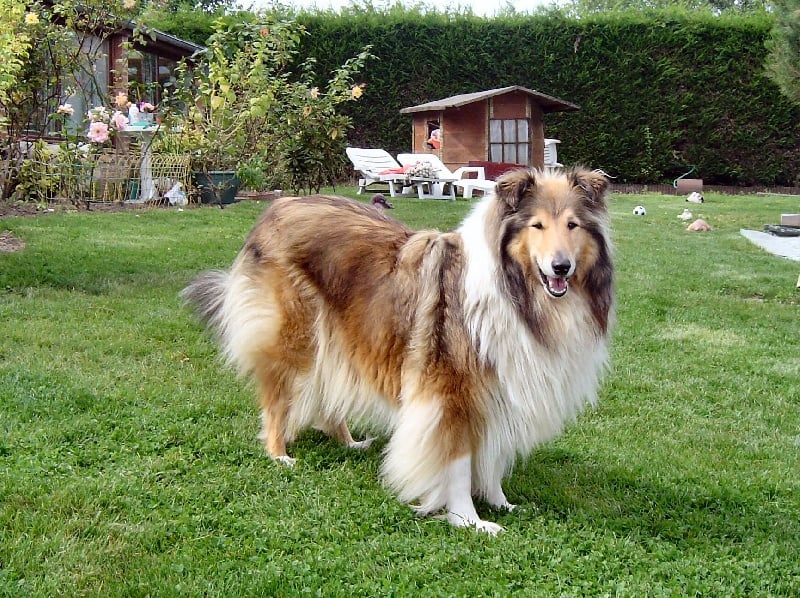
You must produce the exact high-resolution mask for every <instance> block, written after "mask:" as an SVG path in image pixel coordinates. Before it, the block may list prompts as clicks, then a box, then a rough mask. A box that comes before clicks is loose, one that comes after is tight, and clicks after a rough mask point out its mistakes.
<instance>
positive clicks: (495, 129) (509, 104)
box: [400, 85, 580, 170]
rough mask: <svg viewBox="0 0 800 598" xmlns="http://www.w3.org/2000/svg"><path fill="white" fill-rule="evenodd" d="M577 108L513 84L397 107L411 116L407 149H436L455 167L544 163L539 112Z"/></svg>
mask: <svg viewBox="0 0 800 598" xmlns="http://www.w3.org/2000/svg"><path fill="white" fill-rule="evenodd" d="M579 109H580V108H579V107H578V106H577V105H575V104H572V103H571V102H567V101H565V100H560V99H558V98H556V97H553V96H549V95H547V94H544V93H541V92H539V91H534V90H532V89H527V88H525V87H520V86H518V85H513V86H510V87H502V88H499V89H489V90H486V91H479V92H476V93H465V94H461V95H456V96H451V97H449V98H444V99H442V100H436V101H434V102H427V103H425V104H420V105H418V106H410V107H408V108H403V109H402V110H400V113H401V114H410V115H411V117H412V142H411V145H412V152H413V153H432V154H436V155H437V156H438V157H439V159H440V160H441V161H442V162H444V164H445V165H446V166H447V167H448V168H450V169H451V170H454V169H456V168H458V167H460V166H465V165H467V164H469V163H470V162H473V163H475V162H487V163H513V164H523V165H526V166H535V167H538V168H542V167H543V166H544V142H545V136H544V115H545V114H547V113H550V112H573V111H576V110H579Z"/></svg>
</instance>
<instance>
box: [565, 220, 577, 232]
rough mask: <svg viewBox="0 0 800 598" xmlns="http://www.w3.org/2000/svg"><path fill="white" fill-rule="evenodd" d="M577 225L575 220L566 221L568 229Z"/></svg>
mask: <svg viewBox="0 0 800 598" xmlns="http://www.w3.org/2000/svg"><path fill="white" fill-rule="evenodd" d="M578 226H579V225H578V223H577V222H567V228H568V229H569V230H572V229H575V228H578Z"/></svg>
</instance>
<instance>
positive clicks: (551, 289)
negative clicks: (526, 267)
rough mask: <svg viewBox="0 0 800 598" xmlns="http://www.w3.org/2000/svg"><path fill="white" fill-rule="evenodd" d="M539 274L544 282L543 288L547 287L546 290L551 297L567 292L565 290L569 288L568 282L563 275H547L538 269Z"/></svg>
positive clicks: (561, 295) (560, 295)
mask: <svg viewBox="0 0 800 598" xmlns="http://www.w3.org/2000/svg"><path fill="white" fill-rule="evenodd" d="M539 275H540V276H541V277H542V284H544V288H546V289H547V292H548V293H550V295H552V296H553V297H563V296H564V295H566V294H567V290H569V283H567V279H566V277H564V276H548V275H547V274H545V273H544V272H542V271H541V270H539Z"/></svg>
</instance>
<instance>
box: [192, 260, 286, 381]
mask: <svg viewBox="0 0 800 598" xmlns="http://www.w3.org/2000/svg"><path fill="white" fill-rule="evenodd" d="M180 295H181V298H182V299H183V301H184V303H186V304H187V305H189V306H190V307H192V308H193V309H194V311H195V313H196V314H197V316H198V317H199V318H200V320H202V321H203V323H204V324H205V325H206V328H207V329H208V330H209V331H210V332H211V333H212V334H213V336H214V340H216V341H217V343H218V344H219V345H220V348H221V349H222V354H223V356H224V358H225V361H226V362H227V363H228V364H229V365H231V366H232V367H234V368H235V369H236V370H238V371H239V373H240V374H241V375H243V376H246V375H249V374H252V373H253V372H255V371H256V370H257V369H258V366H259V363H260V360H261V359H262V357H263V353H264V350H265V349H266V348H269V347H270V346H271V345H272V344H273V343H275V342H277V341H276V339H277V331H278V327H279V326H280V322H281V319H280V315H279V309H278V308H277V307H276V304H275V293H274V290H273V289H271V288H270V287H269V286H264V285H260V284H259V282H258V281H256V280H255V279H254V278H253V277H252V276H250V275H248V274H247V273H246V272H244V271H243V270H242V265H241V264H238V266H237V264H235V265H234V267H233V268H232V270H231V271H230V272H226V271H221V270H212V271H210V272H206V273H204V274H201V275H200V276H198V277H197V278H195V279H194V280H193V281H192V282H190V283H189V285H188V286H187V287H186V288H185V289H183V291H181V294H180Z"/></svg>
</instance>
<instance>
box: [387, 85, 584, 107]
mask: <svg viewBox="0 0 800 598" xmlns="http://www.w3.org/2000/svg"><path fill="white" fill-rule="evenodd" d="M512 91H521V92H522V93H526V94H528V95H529V96H531V97H533V98H534V99H535V101H536V103H537V104H539V105H540V106H541V107H542V111H544V112H574V111H575V110H580V106H578V105H576V104H573V103H572V102H567V101H566V100H561V99H559V98H556V97H553V96H549V95H547V94H545V93H542V92H540V91H536V90H534V89H528V88H527V87H521V86H519V85H511V86H509V87H500V88H498V89H487V90H486V91H478V92H475V93H462V94H460V95H456V96H450V97H449V98H444V99H443V100H436V101H434V102H427V103H425V104H419V105H418V106H409V107H408V108H403V109H402V110H400V114H411V113H413V112H438V111H441V110H446V109H447V108H458V107H460V106H464V105H466V104H472V103H473V102H480V101H483V100H488V99H489V98H493V97H495V96H499V95H503V94H506V93H509V92H512Z"/></svg>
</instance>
